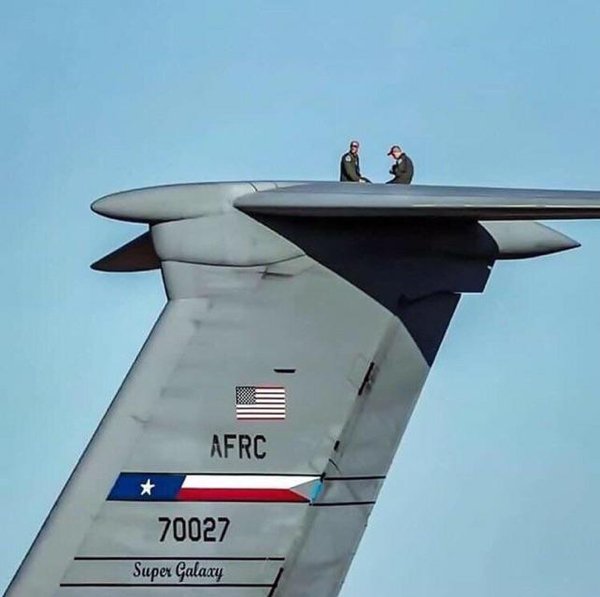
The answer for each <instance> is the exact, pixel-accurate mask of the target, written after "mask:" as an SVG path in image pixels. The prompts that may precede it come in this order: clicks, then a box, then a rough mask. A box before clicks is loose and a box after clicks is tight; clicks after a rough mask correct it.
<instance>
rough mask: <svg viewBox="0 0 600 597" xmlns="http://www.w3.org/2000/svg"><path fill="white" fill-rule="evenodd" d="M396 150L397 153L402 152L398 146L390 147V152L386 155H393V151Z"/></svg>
mask: <svg viewBox="0 0 600 597" xmlns="http://www.w3.org/2000/svg"><path fill="white" fill-rule="evenodd" d="M396 149H397V150H398V151H402V150H401V149H400V147H399V146H398V145H392V146H391V147H390V150H389V151H388V152H387V154H388V155H392V153H394V150H396Z"/></svg>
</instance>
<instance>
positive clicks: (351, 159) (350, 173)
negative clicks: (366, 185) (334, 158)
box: [340, 141, 371, 182]
mask: <svg viewBox="0 0 600 597" xmlns="http://www.w3.org/2000/svg"><path fill="white" fill-rule="evenodd" d="M358 147H359V143H358V141H351V142H350V151H347V152H346V153H345V154H344V155H343V156H342V159H341V161H340V181H341V182H371V181H370V180H369V179H368V178H365V177H364V176H362V175H361V173H360V160H359V157H358Z"/></svg>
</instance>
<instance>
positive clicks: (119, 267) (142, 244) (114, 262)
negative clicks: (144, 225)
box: [92, 232, 160, 272]
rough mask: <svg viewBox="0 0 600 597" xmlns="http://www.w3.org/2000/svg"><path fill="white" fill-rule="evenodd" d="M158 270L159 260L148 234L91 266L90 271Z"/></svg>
mask: <svg viewBox="0 0 600 597" xmlns="http://www.w3.org/2000/svg"><path fill="white" fill-rule="evenodd" d="M158 268H160V259H159V258H158V255H157V254H156V252H155V251H154V245H153V244H152V238H151V237H150V233H149V232H146V233H145V234H142V235H141V236H138V237H137V238H134V239H133V240H132V241H131V242H129V243H127V244H126V245H123V246H122V247H119V248H118V249H117V250H116V251H113V252H112V253H109V254H108V255H106V256H104V257H102V259H98V261H96V262H95V263H93V264H92V269H95V270H96V271H100V272H145V271H148V270H152V269H158Z"/></svg>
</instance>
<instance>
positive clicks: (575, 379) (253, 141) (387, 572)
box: [0, 0, 600, 597]
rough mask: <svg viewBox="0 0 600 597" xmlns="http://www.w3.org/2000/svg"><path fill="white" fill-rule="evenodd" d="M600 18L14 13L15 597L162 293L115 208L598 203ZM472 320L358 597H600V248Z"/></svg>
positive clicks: (239, 6) (466, 8) (367, 11)
mask: <svg viewBox="0 0 600 597" xmlns="http://www.w3.org/2000/svg"><path fill="white" fill-rule="evenodd" d="M599 27H600V4H599V3H598V2H597V0H571V1H570V2H568V3H564V2H560V3H559V2H557V1H556V0H549V1H548V2H544V3H540V2H533V1H531V0H505V1H504V2H493V3H492V2H481V0H457V2H447V3H441V2H439V1H434V0H421V1H419V2H412V3H410V2H408V3H400V2H388V1H371V2H368V3H367V2H364V1H362V2H360V1H357V0H346V1H339V0H330V1H328V2H322V1H316V0H304V1H303V2H291V1H290V0H244V2H240V1H239V0H238V1H233V0H219V1H218V2H217V1H213V2H210V1H208V0H207V1H203V2H201V1H198V0H178V1H177V2H169V1H166V0H163V1H158V0H103V2H92V1H91V0H61V1H57V0H38V1H31V0H23V1H21V2H15V1H13V2H11V1H8V0H3V1H0V106H1V109H0V133H1V134H0V185H1V198H0V249H1V254H2V260H1V261H0V263H1V265H0V268H1V270H0V271H1V274H2V292H1V293H0V338H1V342H0V395H1V397H2V400H3V406H2V416H0V529H2V542H1V543H2V547H1V548H0V590H2V589H4V588H5V586H6V585H7V584H8V582H9V581H10V579H11V577H12V575H13V574H14V572H15V570H16V568H17V566H18V565H19V563H20V561H21V559H22V558H23V556H24V554H25V552H26V550H27V549H28V548H29V546H30V544H31V542H32V540H33V538H34V537H35V534H36V533H37V531H38V529H39V527H40V525H41V524H42V522H43V521H44V519H45V517H46V515H47V513H48V510H49V509H50V507H51V506H52V504H53V503H54V500H55V499H56V497H57V495H58V493H59V492H60V490H61V488H62V487H63V485H64V483H65V481H66V479H67V477H68V475H69V473H70V471H71V470H72V468H73V466H74V464H75V463H76V461H77V459H78V458H79V456H80V454H81V452H82V450H83V449H84V447H85V445H86V444H87V441H88V440H89V438H90V436H91V434H92V433H93V431H94V429H95V428H96V425H97V424H98V421H99V419H100V417H101V416H102V414H103V413H104V412H105V410H106V408H107V406H108V404H109V402H110V400H111V399H112V397H113V396H114V394H115V392H116V390H117V389H118V387H119V384H120V382H121V381H122V379H123V377H124V376H125V374H126V372H127V370H128V368H129V366H130V365H131V363H132V361H133V359H134V357H135V355H136V354H137V352H138V351H139V349H140V347H141V345H142V343H143V341H144V339H145V338H146V336H147V334H148V332H149V330H150V328H151V326H152V324H153V322H154V321H155V319H156V317H157V315H158V313H159V311H160V309H161V307H162V305H163V303H164V300H165V298H164V293H163V289H162V285H161V283H160V278H159V276H158V275H157V274H156V273H155V272H154V273H144V274H135V275H119V274H113V275H110V274H100V273H97V272H93V271H91V270H90V269H89V264H90V263H92V262H93V261H95V260H96V259H98V258H99V257H101V256H103V255H104V254H106V253H107V252H109V251H111V250H113V249H114V248H115V247H117V246H119V245H120V244H122V243H124V242H126V241H128V240H129V239H131V238H133V237H134V236H135V235H136V234H139V233H140V229H139V228H138V227H136V226H134V225H126V224H122V223H118V222H112V221H109V220H105V219H102V218H98V217H97V216H95V215H93V214H92V212H91V211H90V210H89V204H90V203H91V202H92V201H93V200H94V199H95V198H98V197H100V196H102V195H104V194H107V193H110V192H115V191H120V190H125V189H130V188H136V187H141V186H148V185H155V184H163V183H174V182H194V181H198V182H200V181H210V180H244V179H259V180H260V179H267V180H268V179H275V180H277V179H283V180H285V179H299V180H301V179H318V180H328V179H335V178H336V177H337V171H338V161H339V156H340V155H341V153H343V151H344V150H345V149H346V146H347V143H348V141H349V140H350V139H352V138H357V139H359V140H360V141H361V165H362V169H363V172H364V173H365V174H366V175H367V176H369V177H370V178H371V179H373V180H374V181H384V180H386V177H387V170H388V168H389V162H388V160H389V158H387V157H386V152H387V149H388V148H389V146H390V145H391V144H393V143H399V144H402V145H403V146H404V147H405V148H406V151H407V152H408V154H409V155H410V156H411V157H412V159H413V160H414V163H415V171H416V173H415V180H414V182H415V183H419V184H451V185H481V186H511V187H538V188H539V187H543V188H563V189H600V168H599V166H598V156H599V151H598V149H599V143H600V141H599V140H600V71H599V69H598V64H597V60H598V55H600V37H599V36H598V30H599ZM555 227H556V228H557V229H558V230H560V231H562V232H564V233H566V234H568V235H570V236H572V237H574V238H576V239H577V240H578V241H580V242H581V243H582V247H581V248H580V249H577V250H575V251H570V252H567V253H564V254H560V255H556V256H550V257H543V258H539V259H534V260H530V261H523V262H504V263H500V264H498V265H497V266H496V267H495V268H494V271H493V273H492V276H491V278H490V281H489V283H488V286H487V289H486V292H485V293H484V294H483V295H472V296H465V297H464V298H463V299H462V301H461V304H460V306H459V309H458V312H457V314H456V316H455V318H454V320H453V321H452V324H451V326H450V329H449V331H448V334H447V337H446V339H445V341H444V344H443V346H442V349H441V351H440V354H439V356H438V359H437V361H436V364H435V366H434V368H433V370H432V372H431V375H430V377H429V379H428V381H427V384H426V386H425V389H424V391H423V394H422V396H421V398H420V401H419V403H418V405H417V407H416V410H415V413H414V415H413V418H412V421H411V423H410V425H409V427H408V430H407V432H406V434H405V437H404V439H403V442H402V444H401V448H400V450H399V452H398V454H397V456H396V458H395V460H394V463H393V466H392V469H391V471H390V476H389V477H388V480H387V482H386V484H385V486H384V488H383V490H382V493H381V496H380V499H379V501H378V503H377V505H376V507H375V509H374V511H373V514H372V516H371V519H370V524H369V526H368V528H367V531H366V533H365V536H364V538H363V541H362V543H361V545H360V547H359V550H358V553H357V555H356V558H355V560H354V563H353V565H352V567H351V570H350V572H349V574H348V577H347V579H346V582H345V584H344V588H343V590H342V593H341V594H342V596H343V597H358V596H361V597H362V596H364V595H390V596H397V595H406V596H410V597H450V596H456V595H461V597H481V596H482V595H485V596H486V597H488V596H489V597H496V596H498V597H505V596H506V595H516V596H519V597H521V596H523V597H554V596H556V597H558V596H561V597H563V596H564V595H569V596H571V597H597V595H599V594H600V565H599V564H600V561H599V556H598V541H599V538H600V513H599V509H598V504H600V458H599V456H600V401H599V400H598V390H597V388H598V386H599V382H600V367H599V366H598V342H599V339H600V309H599V308H598V305H599V304H600V300H599V299H600V282H599V275H598V274H599V268H598V260H599V257H600V222H593V221H588V222H557V223H555Z"/></svg>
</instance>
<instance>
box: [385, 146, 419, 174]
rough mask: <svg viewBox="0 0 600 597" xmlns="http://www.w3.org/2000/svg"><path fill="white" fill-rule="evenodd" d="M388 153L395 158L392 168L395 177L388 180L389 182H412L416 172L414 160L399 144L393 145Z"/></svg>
mask: <svg viewBox="0 0 600 597" xmlns="http://www.w3.org/2000/svg"><path fill="white" fill-rule="evenodd" d="M388 155H389V156H391V157H392V158H393V159H394V160H395V162H394V164H393V166H392V168H391V170H390V174H393V175H394V178H392V180H388V184H410V183H411V181H412V179H413V174H414V172H415V169H414V166H413V163H412V160H411V159H410V158H409V157H408V156H407V155H406V153H404V151H403V149H402V148H401V147H399V146H398V145H392V147H391V148H390V150H389V151H388Z"/></svg>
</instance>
